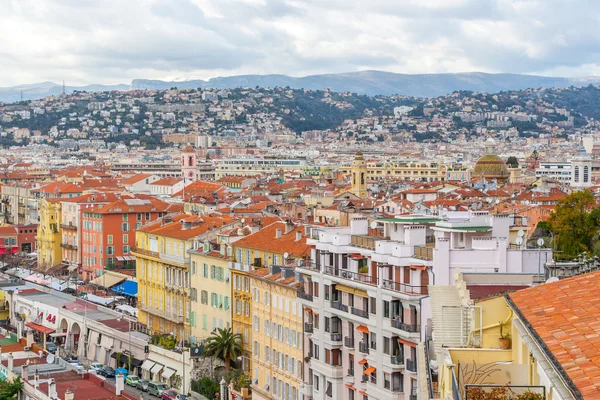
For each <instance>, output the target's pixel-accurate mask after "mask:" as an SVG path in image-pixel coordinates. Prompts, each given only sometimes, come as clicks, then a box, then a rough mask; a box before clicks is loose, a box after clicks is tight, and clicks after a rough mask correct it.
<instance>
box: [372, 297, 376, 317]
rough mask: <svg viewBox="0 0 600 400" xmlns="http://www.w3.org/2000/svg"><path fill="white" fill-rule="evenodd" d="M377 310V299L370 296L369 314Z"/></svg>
mask: <svg viewBox="0 0 600 400" xmlns="http://www.w3.org/2000/svg"><path fill="white" fill-rule="evenodd" d="M376 310H377V299H376V298H375V297H371V314H376Z"/></svg>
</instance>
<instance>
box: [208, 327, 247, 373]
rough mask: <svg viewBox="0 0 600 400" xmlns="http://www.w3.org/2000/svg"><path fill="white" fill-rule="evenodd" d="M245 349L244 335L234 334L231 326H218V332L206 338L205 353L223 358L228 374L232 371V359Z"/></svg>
mask: <svg viewBox="0 0 600 400" xmlns="http://www.w3.org/2000/svg"><path fill="white" fill-rule="evenodd" d="M243 351H244V349H243V348H242V335H241V334H239V333H235V334H234V333H233V331H232V330H231V328H227V329H221V328H217V330H216V332H213V334H212V335H211V336H210V337H209V338H208V339H206V346H205V347H204V354H205V355H207V356H210V357H216V358H218V359H220V360H223V362H224V363H225V370H226V371H227V373H228V374H229V372H230V371H231V361H233V360H235V359H237V357H238V356H239V355H240V354H242V352H243Z"/></svg>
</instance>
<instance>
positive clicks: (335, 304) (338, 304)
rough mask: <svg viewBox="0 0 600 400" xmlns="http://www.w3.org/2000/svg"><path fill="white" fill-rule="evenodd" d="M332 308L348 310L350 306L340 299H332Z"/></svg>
mask: <svg viewBox="0 0 600 400" xmlns="http://www.w3.org/2000/svg"><path fill="white" fill-rule="evenodd" d="M331 308H335V309H336V310H340V311H344V312H348V306H347V305H345V304H342V303H341V302H340V301H332V302H331Z"/></svg>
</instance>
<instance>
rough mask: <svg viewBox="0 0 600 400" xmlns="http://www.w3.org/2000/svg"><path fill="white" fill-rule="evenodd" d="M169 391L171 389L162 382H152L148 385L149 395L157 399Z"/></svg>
mask: <svg viewBox="0 0 600 400" xmlns="http://www.w3.org/2000/svg"><path fill="white" fill-rule="evenodd" d="M167 390H169V387H168V386H167V385H165V384H164V383H162V382H150V383H149V384H148V394H151V395H153V396H156V397H161V396H162V394H163V392H164V391H167Z"/></svg>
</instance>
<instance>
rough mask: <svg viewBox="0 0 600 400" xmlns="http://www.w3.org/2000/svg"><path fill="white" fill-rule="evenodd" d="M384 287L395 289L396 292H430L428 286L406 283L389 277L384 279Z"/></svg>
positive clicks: (418, 294)
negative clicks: (391, 279)
mask: <svg viewBox="0 0 600 400" xmlns="http://www.w3.org/2000/svg"><path fill="white" fill-rule="evenodd" d="M383 288H384V289H388V290H393V291H394V292H398V293H404V294H409V295H415V296H422V295H426V294H428V291H427V286H414V285H407V284H405V283H400V282H394V281H390V280H387V279H384V280H383Z"/></svg>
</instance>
